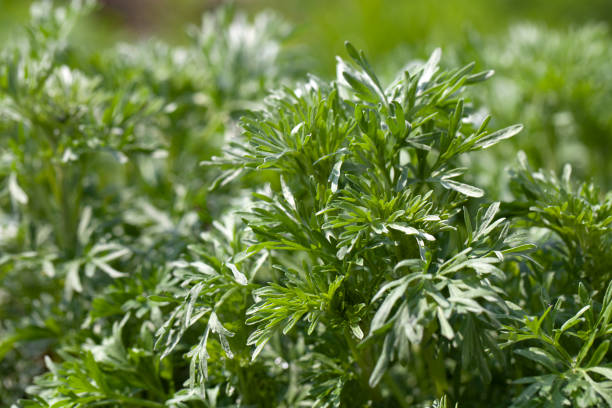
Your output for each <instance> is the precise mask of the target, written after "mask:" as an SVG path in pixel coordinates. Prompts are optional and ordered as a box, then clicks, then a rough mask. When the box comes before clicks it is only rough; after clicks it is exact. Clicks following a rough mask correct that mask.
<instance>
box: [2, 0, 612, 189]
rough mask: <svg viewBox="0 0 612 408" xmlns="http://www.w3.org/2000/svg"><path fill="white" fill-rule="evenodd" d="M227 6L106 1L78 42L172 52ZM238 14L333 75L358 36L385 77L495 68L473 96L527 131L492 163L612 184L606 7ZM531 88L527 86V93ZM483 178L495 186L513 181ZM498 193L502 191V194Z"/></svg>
mask: <svg viewBox="0 0 612 408" xmlns="http://www.w3.org/2000/svg"><path fill="white" fill-rule="evenodd" d="M30 3H31V2H30V1H29V0H19V1H16V0H0V10H1V11H2V12H1V13H0V39H2V38H3V37H5V36H6V35H8V32H9V31H10V29H11V27H12V26H14V25H15V24H19V23H22V22H25V21H26V19H27V15H28V13H27V10H28V7H29V4H30ZM223 3H226V2H225V1H223V0H181V1H170V0H130V1H125V0H104V1H102V4H103V7H101V8H100V9H99V10H98V11H97V12H96V13H95V14H93V15H92V16H90V17H89V18H88V19H85V20H83V21H81V22H80V25H79V26H78V27H77V32H78V34H77V35H75V36H74V38H75V40H76V41H75V42H76V43H77V44H80V45H81V46H82V47H84V48H86V49H90V48H91V47H95V48H96V49H98V50H99V49H100V48H102V49H103V48H107V47H110V46H112V45H114V44H116V43H117V42H118V41H127V42H138V41H140V40H146V39H147V38H150V37H156V38H161V39H163V40H165V41H166V42H168V43H170V44H177V45H180V44H184V43H187V42H188V41H189V38H188V35H186V30H185V26H187V25H189V24H199V23H200V16H201V15H202V13H203V12H205V11H207V10H211V9H215V8H217V7H219V6H220V5H221V4H223ZM234 3H235V4H236V6H237V8H239V9H242V10H246V11H247V12H249V13H250V14H255V13H256V12H258V11H261V10H264V9H271V10H274V11H275V12H276V13H278V14H280V15H281V16H282V17H284V19H285V20H287V21H288V22H290V23H291V24H293V26H294V32H293V35H292V36H291V37H290V42H291V43H292V44H293V45H294V46H297V49H299V50H302V52H301V53H300V54H301V55H303V56H307V57H304V58H302V62H305V63H306V65H307V66H306V67H305V68H307V70H309V71H310V72H314V73H316V74H317V75H319V76H322V77H324V78H331V77H333V76H334V74H335V72H334V69H335V68H334V67H335V60H334V56H335V55H342V53H343V49H342V47H343V43H344V41H345V40H348V39H350V40H351V41H352V42H353V43H354V44H356V45H358V47H359V48H362V49H364V50H365V51H366V52H367V54H368V55H369V56H370V59H371V60H372V63H373V64H374V66H375V68H376V69H377V70H378V71H379V72H382V73H384V72H389V73H391V72H395V71H396V69H398V68H401V65H403V64H405V63H406V62H408V61H410V60H412V59H415V58H424V57H425V56H427V55H429V54H430V53H431V51H432V50H433V49H434V48H436V47H441V48H442V49H443V51H444V54H445V57H444V58H443V60H442V63H443V64H447V66H452V65H453V64H457V63H467V62H470V61H475V62H476V63H477V68H478V69H487V68H489V69H495V71H496V72H497V75H496V79H495V80H493V81H489V82H488V83H487V86H486V87H485V89H484V91H483V90H479V94H478V95H474V97H475V98H476V99H478V102H480V103H481V104H482V105H485V106H489V107H495V110H494V111H493V112H490V113H491V114H492V116H493V124H494V125H496V126H500V127H501V126H507V125H510V124H512V123H515V122H516V121H517V120H518V121H521V122H522V123H523V124H524V125H525V129H526V130H525V131H524V132H522V134H521V135H520V136H519V137H518V138H516V139H515V140H513V142H512V143H513V145H514V151H511V150H509V146H508V145H504V146H503V147H502V149H504V151H503V152H501V151H498V152H495V151H494V152H493V153H492V154H490V155H489V156H490V157H489V162H487V160H485V159H482V158H481V159H480V160H481V161H480V162H479V163H475V165H476V166H478V165H484V166H489V164H490V161H492V160H497V158H499V156H500V155H501V156H503V157H502V158H504V161H506V162H507V161H508V158H510V157H515V156H516V151H518V150H519V149H522V150H525V151H526V152H527V153H528V155H529V157H531V158H532V160H533V163H534V165H535V166H536V167H547V168H550V169H553V170H555V171H559V170H560V169H561V167H562V166H563V164H564V163H566V162H570V163H571V164H572V165H573V166H574V168H575V171H576V174H577V175H578V176H580V177H582V178H586V179H593V180H594V181H596V182H597V183H599V184H600V185H601V186H602V187H603V188H604V190H607V189H610V188H611V187H612V176H610V175H611V174H612V165H611V164H610V162H611V161H610V160H609V159H608V157H609V155H610V146H611V145H612V112H610V111H609V109H607V108H606V106H608V105H609V104H608V102H609V98H610V95H612V92H610V91H612V89H611V88H612V81H610V80H609V79H610V76H611V75H612V74H611V72H612V69H610V64H611V63H610V62H609V61H610V60H611V59H610V53H611V51H609V50H610V49H611V48H612V47H611V45H612V42H611V40H610V34H609V32H608V29H607V27H608V25H609V24H610V22H612V7H610V4H609V1H607V0H589V1H582V2H577V1H573V0H558V1H555V2H554V5H553V4H552V3H551V2H550V1H544V0H539V1H529V0H473V1H470V2H465V1H459V0H443V1H435V2H433V1H398V0H337V1H326V0H309V1H299V0H284V1H279V0H237V1H235V2H234ZM526 84H529V85H526ZM495 167H496V168H499V169H500V170H499V171H498V172H488V173H487V172H484V173H483V172H481V173H480V174H481V175H480V176H479V177H481V178H483V179H482V180H479V181H480V182H481V183H485V184H487V185H491V186H493V187H495V186H497V185H499V184H500V183H497V182H495V180H498V179H499V178H503V177H505V174H506V172H505V171H504V169H503V168H500V167H499V166H495ZM498 193H500V194H503V193H504V192H503V191H499V192H498Z"/></svg>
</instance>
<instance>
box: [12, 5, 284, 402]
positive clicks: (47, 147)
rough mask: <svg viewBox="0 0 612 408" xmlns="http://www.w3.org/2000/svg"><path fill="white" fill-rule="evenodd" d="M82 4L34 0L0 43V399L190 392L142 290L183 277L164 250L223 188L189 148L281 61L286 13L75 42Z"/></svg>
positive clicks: (210, 138) (154, 303) (207, 138)
mask: <svg viewBox="0 0 612 408" xmlns="http://www.w3.org/2000/svg"><path fill="white" fill-rule="evenodd" d="M95 7H96V5H95V4H94V2H91V1H87V2H84V1H72V2H71V3H70V4H69V5H66V6H63V7H59V6H56V5H54V4H53V3H52V2H51V1H43V2H37V3H34V4H33V6H32V9H31V12H32V13H31V14H32V18H31V22H30V23H29V24H28V26H27V27H25V28H24V29H23V30H22V31H20V32H17V33H16V34H15V36H14V39H13V40H12V41H10V42H8V43H5V44H3V46H2V49H1V50H0V58H1V60H2V64H1V68H0V138H1V139H2V141H3V143H2V148H1V149H0V157H1V160H0V220H1V221H0V222H1V228H0V233H1V236H0V251H1V252H0V281H1V282H2V283H1V287H2V289H1V290H0V316H1V318H0V370H1V371H2V372H3V375H2V378H1V379H0V405H3V406H4V405H7V406H8V405H10V404H11V402H13V401H15V399H16V398H23V397H25V395H26V394H25V393H24V388H25V387H26V386H27V385H29V384H32V382H34V384H33V385H32V386H31V387H30V388H29V393H30V398H31V400H29V401H27V402H23V403H22V404H23V405H25V406H50V405H54V404H55V405H54V406H77V405H78V406H82V405H90V404H96V405H106V406H125V405H126V404H127V405H130V406H145V407H146V406H163V405H164V404H165V405H166V406H177V407H184V406H202V405H203V404H204V402H203V398H204V397H203V396H202V395H201V394H193V393H192V392H191V391H190V390H189V388H186V389H185V388H184V387H183V383H184V382H185V380H186V379H187V378H188V377H189V361H188V360H185V359H184V358H183V357H182V355H180V354H176V355H173V356H171V357H166V355H167V354H168V353H169V350H164V349H161V348H156V347H155V341H156V338H155V337H154V335H155V333H156V332H157V331H158V330H159V329H160V328H161V327H162V326H163V325H164V323H165V321H166V318H167V317H168V315H167V314H166V313H167V312H168V310H169V307H168V306H167V304H165V303H164V302H160V301H158V300H154V298H153V297H151V296H153V295H158V296H162V295H163V296H174V295H176V296H179V294H182V293H183V290H182V288H181V287H180V286H179V285H178V283H177V282H178V281H177V278H176V277H175V276H174V275H173V271H174V270H175V269H176V268H177V267H176V265H175V264H174V263H172V261H174V260H177V259H179V258H181V256H187V254H188V250H187V247H188V246H189V245H191V244H196V243H197V242H198V241H199V237H198V235H199V232H200V231H201V230H202V229H204V228H206V227H205V226H206V225H208V224H210V222H211V218H213V217H215V218H216V216H217V215H218V214H219V213H220V212H221V209H222V208H223V207H224V206H225V203H227V202H229V198H228V197H226V195H225V194H224V193H218V194H216V195H215V199H214V200H211V205H207V203H206V184H207V180H208V182H210V180H209V179H208V176H207V173H206V171H200V172H197V171H196V170H197V167H198V166H197V163H198V162H199V161H201V160H203V159H207V158H209V157H210V155H211V154H212V153H213V152H214V151H215V146H216V145H219V144H220V142H219V141H218V139H222V136H223V133H224V132H226V131H230V130H231V129H233V128H234V126H235V124H234V122H235V115H236V114H237V112H240V111H241V110H243V109H245V108H246V107H247V106H251V105H250V104H251V103H256V102H255V98H257V97H259V96H261V95H263V93H264V92H265V90H266V88H267V87H269V86H272V85H274V84H277V83H279V82H280V81H281V76H282V75H285V72H284V69H285V67H286V65H284V63H283V62H282V61H283V59H284V58H285V57H284V54H283V53H284V47H283V45H282V41H283V39H284V37H285V36H286V34H287V25H286V24H285V23H284V22H282V21H280V20H279V19H277V18H275V17H274V16H272V15H269V14H267V15H261V16H258V17H256V18H255V19H254V20H253V21H251V20H250V19H247V18H246V17H245V16H244V15H242V14H239V13H238V14H237V15H235V14H234V12H233V11H231V10H229V9H224V10H220V11H219V12H217V13H216V14H211V15H209V16H206V17H205V18H204V22H203V24H204V26H205V27H204V28H202V29H196V28H194V29H193V31H194V33H193V35H192V36H193V40H192V42H191V43H190V45H188V46H185V47H180V48H179V47H176V48H173V47H170V46H168V45H165V44H163V43H160V42H155V43H154V44H155V45H151V46H130V47H129V49H130V51H126V47H127V46H121V47H118V48H115V49H111V50H106V51H102V52H100V53H86V52H85V51H84V50H83V49H81V48H78V47H76V46H74V44H73V41H72V39H73V34H71V30H72V28H73V27H74V26H75V24H76V22H77V21H78V20H79V18H82V17H84V15H85V14H87V13H88V12H90V11H91V10H92V9H94V8H95ZM198 30H199V31H198ZM200 31H201V32H200ZM213 33H214V35H213ZM247 37H248V41H249V42H248V43H245V42H244V41H242V40H246V38H247ZM223 39H224V42H223V43H222V40H223ZM217 40H218V41H217ZM230 40H231V41H230ZM221 50H223V51H224V52H225V54H223V55H221V54H219V52H220V51H221ZM130 53H131V54H130ZM182 55H186V56H187V57H186V58H188V59H189V60H190V62H192V63H193V64H187V65H185V64H184V63H185V60H184V59H181V58H182V57H181V56H182ZM128 56H133V58H128ZM183 67H189V68H183ZM179 68H182V69H179ZM222 77H223V78H225V79H223V78H222ZM226 77H227V78H226ZM219 84H222V89H221V85H219ZM200 317H201V316H200ZM196 320H197V319H196ZM200 320H201V319H200ZM195 326H196V327H197V328H198V329H197V330H200V329H201V330H204V328H205V327H206V324H198V325H195ZM212 330H213V332H215V327H213V328H212ZM191 338H193V336H192V337H191ZM184 347H185V346H181V347H179V348H180V349H184ZM43 371H47V372H46V373H45V374H43V375H42V376H39V377H38V378H36V379H35V380H34V381H32V377H34V376H36V375H38V374H41V373H42V372H43Z"/></svg>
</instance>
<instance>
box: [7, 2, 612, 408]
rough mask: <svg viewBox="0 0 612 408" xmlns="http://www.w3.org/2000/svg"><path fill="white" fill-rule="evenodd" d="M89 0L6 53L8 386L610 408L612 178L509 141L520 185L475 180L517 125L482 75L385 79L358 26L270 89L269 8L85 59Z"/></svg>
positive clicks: (84, 398)
mask: <svg viewBox="0 0 612 408" xmlns="http://www.w3.org/2000/svg"><path fill="white" fill-rule="evenodd" d="M91 7H93V4H92V3H88V2H85V3H82V2H78V1H75V2H73V3H72V5H71V6H70V7H67V8H54V7H52V4H51V3H50V2H43V3H37V4H36V5H35V6H34V8H33V17H34V20H33V23H32V25H31V26H29V29H28V30H29V31H28V35H27V36H26V37H25V39H24V40H20V41H22V43H20V44H17V43H14V44H13V45H9V46H7V47H6V49H4V50H3V53H2V60H3V61H4V64H3V65H2V69H0V136H1V137H2V140H3V141H5V142H6V143H5V144H4V145H3V148H2V166H0V175H1V177H2V178H1V180H2V183H3V184H2V186H3V190H2V192H1V193H0V209H1V213H0V215H1V216H2V218H1V220H2V224H0V226H1V227H2V229H1V230H0V231H1V232H2V235H1V236H0V238H1V241H0V243H1V246H0V250H1V251H2V255H1V258H0V279H1V282H2V291H1V292H0V311H1V312H2V315H1V316H0V319H1V320H0V364H1V365H2V369H3V374H2V377H0V384H1V386H2V389H0V392H1V393H0V398H2V402H3V403H4V401H9V402H8V403H13V401H16V399H17V398H25V399H21V400H20V401H17V402H15V406H23V407H37V408H38V407H47V408H48V407H75V408H76V407H88V406H92V407H93V406H101V407H154V408H155V407H177V408H178V407H180V408H183V407H223V406H241V407H298V406H314V407H397V406H400V407H445V408H446V407H450V406H469V407H472V406H474V407H479V406H482V407H547V408H548V407H550V408H552V407H563V406H568V407H569V406H571V407H600V406H612V362H611V360H610V356H609V352H608V350H609V344H610V340H611V336H612V321H611V319H612V284H610V267H611V266H612V261H611V258H610V254H609V251H608V249H609V248H610V246H611V244H612V227H611V225H612V196H611V195H610V194H609V193H608V194H607V195H604V194H602V193H601V192H600V191H599V190H598V189H597V188H596V187H594V186H593V185H591V184H586V183H585V184H577V183H576V182H574V181H573V180H572V178H571V167H569V166H568V167H566V168H565V170H564V171H563V173H562V175H561V176H560V177H558V176H557V175H555V174H553V173H550V174H549V173H546V172H545V171H542V170H541V171H534V170H532V169H531V168H530V166H529V165H528V162H527V157H525V155H524V154H520V155H519V164H518V166H516V168H515V170H513V171H512V172H511V174H510V177H511V184H510V191H511V192H512V195H513V199H512V201H509V202H497V201H491V198H490V196H488V195H487V192H486V191H485V190H483V189H482V188H481V187H479V186H477V185H475V184H476V183H474V182H473V180H478V179H479V177H478V174H476V171H477V170H478V169H479V168H480V167H479V166H478V160H479V157H482V156H483V152H482V150H484V149H488V148H490V147H492V146H494V145H496V144H498V143H499V142H502V141H504V140H506V139H509V138H511V137H513V136H515V135H516V134H517V133H519V132H520V131H521V129H522V127H521V126H520V125H513V126H510V127H507V128H504V129H500V130H490V129H489V123H490V118H489V117H487V116H483V115H482V112H483V110H482V107H481V106H479V105H478V104H477V103H475V102H474V101H472V100H471V99H470V98H469V97H468V95H477V94H478V89H480V88H482V87H479V86H476V87H474V88H473V89H474V90H473V91H471V92H470V93H468V92H466V88H469V87H472V85H475V84H477V83H479V82H482V81H483V80H486V79H489V78H490V77H491V74H492V72H490V71H484V72H474V64H468V65H466V66H464V67H461V68H458V69H454V70H443V69H440V68H439V66H438V64H439V62H440V57H441V53H440V51H439V50H436V51H434V52H433V54H432V55H431V57H430V58H429V59H428V60H427V61H426V62H425V63H412V64H409V65H406V68H405V69H402V70H401V71H400V73H399V74H398V75H397V77H396V78H395V79H394V80H392V81H391V82H390V83H389V84H383V83H381V81H380V80H379V79H378V77H377V76H376V75H375V73H374V71H373V69H372V67H371V66H370V64H369V63H368V61H367V59H366V57H365V55H364V54H363V52H358V51H357V50H356V49H355V48H354V47H353V46H351V45H350V44H348V43H347V45H346V48H347V53H348V56H349V57H350V61H348V62H347V61H344V60H342V59H340V58H339V59H338V75H337V78H336V79H335V80H334V81H331V82H327V81H324V80H322V79H319V78H317V77H315V76H312V75H311V76H309V77H308V78H307V80H306V81H305V82H303V83H299V84H297V85H286V86H282V87H279V86H277V85H278V84H279V82H282V79H283V76H284V75H288V74H289V73H290V70H288V69H286V68H283V67H284V65H283V63H284V61H286V60H285V59H284V57H283V55H284V54H283V53H282V52H281V51H282V49H281V43H280V39H281V38H282V37H283V35H284V34H285V33H286V28H285V26H284V25H283V24H282V23H278V22H277V21H276V20H274V19H273V18H272V17H269V16H264V17H257V18H256V19H255V20H254V21H253V22H249V20H247V19H246V18H243V17H241V16H240V15H239V14H238V15H237V16H236V17H234V18H232V14H231V12H230V11H222V12H220V13H219V14H216V15H215V16H214V17H211V16H209V17H205V19H204V22H203V25H202V28H199V29H192V32H191V34H192V37H191V38H192V42H191V44H190V45H189V46H186V47H170V46H168V45H165V44H161V43H151V44H147V45H141V46H122V47H120V48H119V49H113V50H109V51H107V52H105V53H104V54H102V55H98V54H96V55H85V54H83V53H82V51H81V50H78V49H76V48H74V47H72V46H71V43H70V37H69V32H68V28H69V26H70V24H69V23H72V22H74V21H75V19H76V18H77V17H78V15H80V14H81V13H83V12H86V11H87V10H88V9H90V8H91ZM287 83H289V82H287ZM120 85H121V86H120ZM126 85H127V86H126ZM267 87H275V88H276V89H277V90H276V91H273V92H272V93H271V94H270V95H269V96H268V97H267V98H266V99H265V101H264V102H263V103H262V102H261V101H258V100H257V99H258V98H259V97H260V96H261V95H262V94H263V92H264V91H265V88H267ZM117 89H122V90H121V91H119V92H118V91H117ZM238 118H240V130H238V131H237V130H236V127H235V120H236V119H238ZM517 119H520V118H517ZM222 133H224V134H225V136H226V138H227V148H226V149H225V152H224V154H223V156H221V157H217V158H213V159H209V158H210V154H211V150H214V146H215V145H216V144H217V143H218V142H217V138H219V137H220V136H221V135H222ZM4 146H7V147H4ZM202 160H203V163H202V164H203V167H201V168H199V170H196V167H198V166H196V163H197V162H199V161H202ZM213 173H216V176H217V177H216V179H213V177H212V174H213ZM262 181H267V183H266V184H264V183H263V182H262ZM203 187H209V190H211V191H209V192H206V191H205V189H204V188H203ZM24 316H25V318H24ZM5 372H7V373H9V374H4V373H5ZM38 374H40V375H38ZM32 377H35V378H34V379H32ZM26 386H27V396H25V395H24V393H23V388H24V387H26Z"/></svg>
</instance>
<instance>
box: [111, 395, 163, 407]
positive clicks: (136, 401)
mask: <svg viewBox="0 0 612 408" xmlns="http://www.w3.org/2000/svg"><path fill="white" fill-rule="evenodd" d="M113 399H115V400H117V402H121V403H123V404H127V405H132V406H135V407H147V408H163V407H165V406H166V405H165V404H162V403H161V402H155V401H149V400H144V399H142V398H133V397H125V396H123V395H116V396H114V397H113Z"/></svg>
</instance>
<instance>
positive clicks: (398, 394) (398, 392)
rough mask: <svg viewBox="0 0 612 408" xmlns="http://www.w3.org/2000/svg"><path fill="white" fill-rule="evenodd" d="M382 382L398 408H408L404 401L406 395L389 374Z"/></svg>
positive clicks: (408, 405)
mask: <svg viewBox="0 0 612 408" xmlns="http://www.w3.org/2000/svg"><path fill="white" fill-rule="evenodd" d="M383 380H384V382H385V384H386V385H387V387H389V389H390V390H391V394H393V396H394V397H395V400H396V401H397V403H398V404H399V405H400V407H402V408H410V404H408V403H407V402H406V399H405V398H404V396H405V395H406V393H405V392H404V391H402V389H401V388H400V386H399V385H398V384H397V382H396V381H395V379H394V378H393V377H392V376H391V375H390V374H389V373H387V374H385V376H384V377H383Z"/></svg>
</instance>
